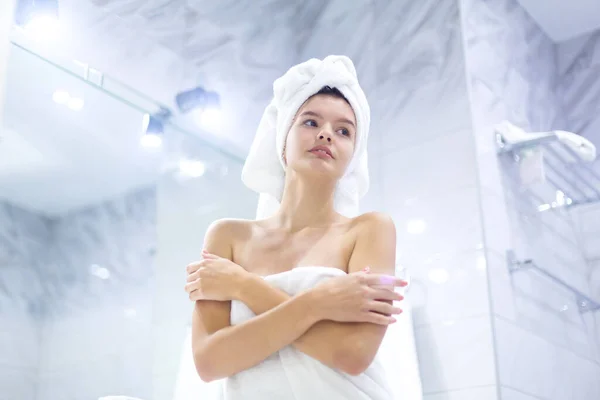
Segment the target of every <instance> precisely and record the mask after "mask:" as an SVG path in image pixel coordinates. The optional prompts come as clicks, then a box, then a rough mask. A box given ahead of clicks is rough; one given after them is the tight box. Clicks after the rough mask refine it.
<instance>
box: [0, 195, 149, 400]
mask: <svg viewBox="0 0 600 400" xmlns="http://www.w3.org/2000/svg"><path fill="white" fill-rule="evenodd" d="M0 210H1V211H0V221H1V223H0V229H1V233H0V249H2V250H1V251H0V259H1V260H2V261H1V263H0V268H2V274H1V277H2V285H1V287H2V288H3V289H5V290H3V293H2V295H0V304H1V313H0V315H1V319H2V323H1V324H0V326H2V330H1V335H0V337H1V340H2V346H1V348H2V351H0V368H1V369H2V371H1V373H0V376H2V378H1V379H0V393H1V394H2V395H1V396H0V398H4V397H2V396H5V395H9V394H12V395H10V397H7V398H19V399H38V400H45V399H50V398H52V399H71V398H97V397H99V396H101V395H107V394H129V395H138V396H140V397H148V394H149V393H150V391H151V388H150V387H149V384H148V382H150V379H151V361H152V358H151V351H152V348H151V345H150V341H149V339H150V338H151V332H150V329H151V324H150V322H151V312H150V311H151V306H152V299H153V294H154V293H153V290H154V287H153V285H152V283H153V279H154V273H155V270H154V253H155V246H156V231H155V228H156V222H155V212H156V202H155V192H154V189H144V190H140V191H138V192H136V193H132V194H130V195H127V196H124V197H123V198H122V199H116V200H114V201H110V202H106V203H103V204H101V205H98V206H96V207H90V208H88V209H85V210H82V211H78V212H73V213H71V214H69V215H65V216H63V217H62V218H59V219H54V220H47V219H44V218H41V217H38V216H36V215H34V214H31V213H28V212H26V211H23V210H20V209H18V208H16V207H14V206H10V205H7V204H4V203H2V204H1V206H0ZM7 327H9V328H7Z"/></svg>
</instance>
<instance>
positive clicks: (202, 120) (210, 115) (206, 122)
mask: <svg viewBox="0 0 600 400" xmlns="http://www.w3.org/2000/svg"><path fill="white" fill-rule="evenodd" d="M194 114H195V115H194V117H195V118H194V119H195V120H196V123H197V124H198V125H199V126H201V127H202V128H204V129H206V130H207V131H215V130H218V129H219V127H220V126H221V122H222V114H221V110H220V109H218V108H214V107H211V108H206V109H197V110H194Z"/></svg>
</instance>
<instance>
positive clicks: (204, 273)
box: [185, 250, 249, 301]
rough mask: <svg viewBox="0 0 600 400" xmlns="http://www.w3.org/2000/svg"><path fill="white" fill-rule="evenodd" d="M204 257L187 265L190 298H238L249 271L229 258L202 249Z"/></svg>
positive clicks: (187, 287)
mask: <svg viewBox="0 0 600 400" xmlns="http://www.w3.org/2000/svg"><path fill="white" fill-rule="evenodd" d="M202 257H203V259H202V260H201V261H198V262H194V263H191V264H189V265H188V266H187V268H186V270H187V282H188V283H187V284H186V285H185V291H186V292H187V293H188V294H189V297H190V300H192V301H196V300H217V301H229V300H236V299H237V298H238V291H239V289H240V287H241V282H242V281H243V280H244V278H246V276H247V274H249V272H247V271H246V270H245V269H244V268H242V267H241V266H239V265H238V264H236V263H234V262H233V261H231V260H228V259H227V258H222V257H219V256H217V255H214V254H210V253H207V252H206V251H204V250H203V251H202Z"/></svg>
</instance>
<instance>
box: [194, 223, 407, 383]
mask: <svg viewBox="0 0 600 400" xmlns="http://www.w3.org/2000/svg"><path fill="white" fill-rule="evenodd" d="M363 219H364V220H365V222H364V224H365V226H363V227H361V229H360V231H361V234H360V235H359V236H360V238H359V239H358V240H357V243H356V246H355V251H354V253H353V255H352V257H351V262H350V271H351V272H352V271H355V270H360V269H362V266H364V265H369V264H371V265H383V264H376V263H374V262H373V261H375V262H377V260H378V258H376V257H367V258H366V259H365V258H362V259H361V258H356V254H357V250H359V253H358V254H362V253H368V252H369V251H370V250H373V249H374V250H378V247H376V246H375V247H372V246H371V247H365V248H363V247H364V246H366V245H367V244H368V243H369V242H370V240H366V239H373V237H370V236H369V235H370V234H372V233H373V232H372V230H373V229H375V230H377V231H379V232H380V233H385V231H384V230H382V229H381V227H379V226H378V223H379V222H378V220H374V222H372V221H371V219H373V218H372V217H365V218H363ZM384 221H385V220H384ZM389 222H391V220H389ZM371 225H374V226H371ZM391 227H392V228H393V223H392V224H391ZM230 228H231V224H228V223H227V222H225V221H222V222H219V223H216V224H213V226H211V228H210V229H209V231H208V232H207V235H206V246H205V248H206V250H207V251H209V252H211V253H213V254H216V255H218V256H220V257H223V258H226V259H229V260H230V259H231V253H232V251H231V246H230V245H229V244H227V245H225V243H229V241H228V240H226V239H225V238H230V237H231V234H232V232H231V231H230ZM388 233H389V232H388ZM384 236H385V235H384ZM392 243H393V244H394V246H395V237H394V238H392ZM394 246H392V248H394ZM394 254H395V251H393V252H392V257H393V256H394ZM391 266H392V267H391V268H392V269H391V271H393V266H394V263H393V260H392V263H391ZM371 269H372V271H373V272H379V271H385V272H390V271H389V270H386V269H383V268H381V267H374V266H373V267H371ZM372 278H376V277H375V276H373V277H372ZM377 279H378V278H377ZM351 281H353V282H354V280H351ZM373 282H374V281H373V280H371V279H369V283H365V284H366V285H371V284H374V283H373ZM390 283H391V284H392V287H393V286H394V285H398V284H399V283H398V282H397V281H395V282H390ZM247 287H252V286H251V285H248V286H247ZM254 287H255V288H256V287H257V286H254ZM344 287H347V288H350V287H351V286H344ZM359 288H360V290H358V289H359ZM365 289H367V287H366V286H358V287H357V286H354V287H353V291H349V292H347V293H346V292H344V291H342V292H340V291H339V290H338V291H337V292H334V293H337V294H336V295H335V296H330V294H332V293H327V292H326V291H325V292H324V293H318V294H316V293H315V294H314V297H312V296H311V294H312V293H313V292H315V291H314V290H311V291H309V292H307V293H305V294H304V295H302V296H296V297H294V298H293V299H291V300H288V298H286V299H284V298H283V297H279V299H280V300H281V302H280V303H278V304H275V303H276V302H272V301H273V300H274V298H268V297H264V296H252V292H248V293H247V295H250V296H248V297H250V298H254V299H257V300H258V301H261V304H259V305H260V306H261V307H264V308H265V309H266V308H267V306H271V309H269V310H268V311H267V310H263V312H262V313H261V315H259V316H258V317H256V318H253V319H252V320H250V321H246V322H244V323H242V324H240V325H236V326H229V313H230V309H231V308H230V307H231V303H230V302H229V301H227V302H215V301H209V300H202V301H198V302H196V309H195V312H194V317H193V329H192V333H193V350H194V361H195V363H196V368H197V370H198V373H199V375H200V377H201V378H202V379H203V380H205V381H209V380H213V379H219V378H222V377H225V376H230V375H233V374H235V373H237V372H240V371H242V370H245V369H247V368H249V367H251V366H253V365H255V364H257V363H258V362H260V361H262V360H264V359H265V358H267V357H268V356H269V355H271V354H273V353H274V352H276V351H278V350H280V349H281V348H283V347H285V346H286V345H289V344H292V343H293V342H295V341H297V342H298V343H297V345H298V346H302V348H303V349H304V350H306V352H307V353H309V355H313V356H314V357H315V358H317V359H319V360H323V361H324V362H325V363H326V364H327V365H330V366H333V367H337V368H340V369H342V370H344V371H346V372H348V373H351V374H360V373H362V371H364V369H366V368H367V367H368V365H370V363H371V360H372V357H373V356H374V354H375V352H376V351H377V348H378V347H379V343H380V341H381V340H380V339H379V341H376V342H372V341H371V340H370V339H371V338H372V337H373V333H372V332H381V330H380V329H373V325H375V324H374V323H347V322H346V323H343V324H341V323H336V322H333V321H325V323H317V322H318V321H320V320H323V319H325V317H323V316H321V315H317V313H319V314H321V313H322V312H321V311H319V310H321V308H327V307H325V306H327V305H328V304H329V303H331V304H329V306H330V308H331V305H334V306H335V304H338V306H336V307H334V308H335V310H333V309H331V310H329V312H331V311H332V310H333V314H335V315H336V317H332V318H331V319H338V318H341V319H338V320H342V321H351V320H357V321H358V320H364V321H371V322H376V323H377V324H382V323H383V324H386V323H388V322H386V321H388V320H389V318H385V317H383V316H376V315H375V314H372V313H370V312H365V311H364V310H365V309H364V308H363V307H364V306H365V304H370V303H372V300H370V299H369V295H368V293H365V292H364V290H365ZM357 290H358V291H357ZM370 291H371V292H372V291H373V290H372V289H371V290H370ZM273 293H277V292H273ZM374 293H375V292H374ZM280 294H281V293H280ZM384 295H388V293H386V294H384ZM336 296H337V297H336ZM240 297H241V296H240ZM236 298H237V296H236ZM260 299H267V301H269V303H266V302H265V303H262V300H260ZM352 299H354V300H352ZM286 300H288V301H286ZM375 303H378V302H375ZM312 304H315V305H316V306H318V307H313V306H312ZM255 306H256V304H255ZM372 306H373V307H375V309H379V308H381V307H379V306H376V305H372ZM385 307H388V308H386V311H385V312H397V311H392V310H391V308H390V307H389V306H387V305H386V306H385ZM338 309H339V310H338ZM336 310H338V311H336ZM257 311H258V310H257ZM340 311H341V313H340ZM347 318H350V319H347ZM315 323H317V324H316V328H317V329H314V330H313V333H312V334H311V335H312V336H311V337H309V339H308V341H307V340H306V339H304V338H303V339H300V340H298V339H299V338H300V336H301V335H302V334H304V333H305V332H306V331H307V330H308V329H309V328H310V327H311V326H313V324H315ZM375 328H377V327H375ZM384 332H385V327H383V333H384ZM383 333H381V337H383ZM365 339H366V340H367V341H369V342H370V343H367V344H365V343H364V341H365ZM375 339H377V338H376V337H375ZM244 341H245V342H246V343H245V344H243V342H244ZM332 343H339V346H337V347H335V351H331V349H330V347H331V344H332ZM373 345H374V346H375V347H373ZM373 348H374V351H373V354H372V355H371V353H370V351H371V350H372V349H373Z"/></svg>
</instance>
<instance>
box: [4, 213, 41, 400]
mask: <svg viewBox="0 0 600 400" xmlns="http://www.w3.org/2000/svg"><path fill="white" fill-rule="evenodd" d="M50 240H51V222H50V220H48V219H46V218H43V217H39V216H36V215H34V214H32V213H29V212H27V211H26V210H23V209H21V208H18V207H15V206H12V205H10V204H7V203H4V202H0V349H1V351H0V399H4V398H6V399H33V398H34V396H35V391H36V387H37V376H38V370H39V362H40V353H41V349H40V340H41V333H40V330H41V328H42V323H41V321H40V317H41V315H40V304H41V303H40V301H41V300H42V299H43V298H44V296H45V294H46V292H45V290H44V287H43V284H42V280H41V279H40V278H41V277H40V274H39V272H40V270H42V269H43V268H44V267H45V263H46V261H47V257H48V256H47V249H48V248H49V245H50Z"/></svg>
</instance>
